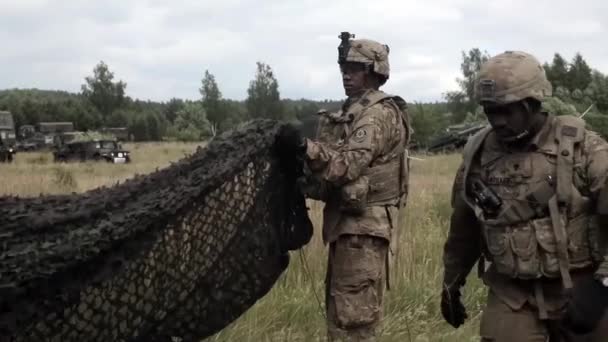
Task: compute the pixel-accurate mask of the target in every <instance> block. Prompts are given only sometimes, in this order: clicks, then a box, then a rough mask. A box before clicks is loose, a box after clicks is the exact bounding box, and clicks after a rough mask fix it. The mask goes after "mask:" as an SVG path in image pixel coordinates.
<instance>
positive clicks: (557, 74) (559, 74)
mask: <svg viewBox="0 0 608 342" xmlns="http://www.w3.org/2000/svg"><path fill="white" fill-rule="evenodd" d="M544 68H545V72H546V74H547V79H549V82H551V85H553V89H557V88H558V87H565V88H568V62H566V60H565V59H564V57H562V55H560V54H559V53H556V54H554V55H553V61H552V62H551V64H550V65H549V64H547V63H545V64H544Z"/></svg>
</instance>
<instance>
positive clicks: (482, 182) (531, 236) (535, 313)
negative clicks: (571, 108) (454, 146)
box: [441, 51, 608, 342]
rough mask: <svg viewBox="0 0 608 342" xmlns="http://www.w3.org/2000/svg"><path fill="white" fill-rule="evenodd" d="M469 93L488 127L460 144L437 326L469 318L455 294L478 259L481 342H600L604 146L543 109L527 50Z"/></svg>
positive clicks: (495, 66)
mask: <svg viewBox="0 0 608 342" xmlns="http://www.w3.org/2000/svg"><path fill="white" fill-rule="evenodd" d="M476 90H477V95H478V97H479V101H480V104H481V105H482V106H483V109H484V112H485V114H486V116H487V118H488V121H489V123H490V127H488V128H486V129H484V130H482V131H481V132H479V133H478V134H476V135H475V136H473V137H472V138H471V139H470V140H469V142H468V143H467V145H466V147H465V149H464V152H463V163H462V165H461V166H460V169H459V170H458V173H457V175H456V179H455V181H454V188H453V194H452V207H453V212H452V217H451V225H450V231H449V235H448V239H447V242H446V243H445V248H444V266H445V273H444V280H443V291H442V300H441V309H442V313H443V316H444V318H445V319H446V321H447V322H448V323H450V324H451V325H452V326H454V327H458V326H460V325H461V324H463V322H464V320H465V319H466V318H467V315H466V311H465V308H464V306H463V304H462V302H461V301H460V288H461V287H462V286H463V285H464V284H465V278H466V276H467V275H468V273H469V272H470V270H471V268H472V267H473V265H474V264H475V262H478V266H479V271H480V273H481V274H482V278H483V280H484V283H485V284H486V285H487V286H488V287H489V294H488V298H487V305H486V308H485V310H484V312H483V315H482V317H481V328H480V335H481V341H493V342H510V341H539V342H540V341H547V340H549V341H551V342H553V341H606V338H607V337H606V336H608V324H606V323H605V322H602V321H601V316H602V314H603V310H604V309H603V308H604V307H605V306H606V304H607V303H606V302H607V301H608V289H607V288H605V286H608V262H607V261H606V260H608V259H606V253H605V252H606V251H605V249H604V248H603V247H602V244H601V243H600V240H601V239H600V237H601V236H602V235H603V234H602V233H603V232H602V231H601V229H604V230H605V228H606V227H601V225H605V224H606V222H607V221H606V216H605V215H607V214H608V201H606V200H602V198H604V196H606V195H607V194H606V193H603V192H606V191H607V190H608V189H607V188H606V180H607V176H608V144H607V143H606V141H604V140H603V139H602V138H600V137H599V136H598V135H597V134H596V133H594V132H591V131H589V130H586V129H585V122H584V121H583V120H582V119H579V118H577V117H573V116H553V115H551V114H548V113H546V112H543V111H542V110H541V103H542V101H543V100H544V99H545V97H546V96H550V95H551V84H550V83H549V81H548V80H547V78H546V76H545V71H544V69H543V67H542V66H541V65H540V63H539V62H538V60H537V59H536V58H534V57H533V56H531V55H529V54H527V53H524V52H511V51H508V52H505V53H502V54H500V55H498V56H495V57H493V58H491V59H490V60H488V61H487V62H486V63H484V64H483V65H482V67H481V70H480V71H479V74H478V79H477V84H476ZM606 199H608V198H606ZM484 260H485V261H487V262H489V267H487V268H486V267H485V263H484ZM598 323H599V326H598ZM594 330H595V331H594ZM574 332H577V333H581V334H580V335H577V334H574ZM583 333H587V334H586V335H583Z"/></svg>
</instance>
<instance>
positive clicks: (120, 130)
mask: <svg viewBox="0 0 608 342" xmlns="http://www.w3.org/2000/svg"><path fill="white" fill-rule="evenodd" d="M99 132H101V133H103V134H111V135H113V136H115V137H116V140H118V141H131V140H132V139H130V136H129V129H128V128H127V127H102V128H101V129H100V130H99Z"/></svg>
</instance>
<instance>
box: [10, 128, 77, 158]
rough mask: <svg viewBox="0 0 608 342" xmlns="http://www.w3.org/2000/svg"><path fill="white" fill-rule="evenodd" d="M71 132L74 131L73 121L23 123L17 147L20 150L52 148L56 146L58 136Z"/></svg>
mask: <svg viewBox="0 0 608 342" xmlns="http://www.w3.org/2000/svg"><path fill="white" fill-rule="evenodd" d="M69 132H74V124H73V123H71V122H40V123H38V124H37V125H36V126H33V125H23V126H21V127H19V141H18V143H17V148H18V149H19V150H20V151H37V150H44V149H51V148H52V147H54V142H55V140H56V139H55V137H56V136H58V135H61V134H65V133H69Z"/></svg>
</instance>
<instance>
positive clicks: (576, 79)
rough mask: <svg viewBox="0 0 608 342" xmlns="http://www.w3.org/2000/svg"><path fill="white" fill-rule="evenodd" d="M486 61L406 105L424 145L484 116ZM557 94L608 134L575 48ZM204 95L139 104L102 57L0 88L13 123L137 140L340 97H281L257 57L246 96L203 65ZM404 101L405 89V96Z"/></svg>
mask: <svg viewBox="0 0 608 342" xmlns="http://www.w3.org/2000/svg"><path fill="white" fill-rule="evenodd" d="M488 58H489V55H488V53H487V52H485V51H481V50H480V49H479V48H473V49H470V50H469V51H466V52H465V51H463V52H462V61H461V66H460V67H461V72H462V75H461V77H459V78H457V80H456V81H457V82H458V85H459V88H460V89H458V90H456V91H449V92H446V93H445V94H443V100H442V101H437V102H434V103H420V102H413V103H410V104H409V112H410V116H411V117H412V122H413V129H414V135H413V137H414V139H415V141H416V143H417V144H418V145H420V146H425V145H426V144H428V143H429V142H430V141H431V140H432V139H434V138H435V137H437V136H438V135H441V134H442V132H443V131H444V130H445V128H447V127H448V126H449V125H453V124H461V123H468V122H477V121H481V120H484V116H483V112H482V110H481V108H480V107H479V106H478V105H477V103H476V101H475V89H474V84H475V75H476V73H477V71H478V70H479V68H480V66H481V64H483V62H485V61H486V60H487V59H488ZM544 68H545V70H546V73H547V77H548V78H549V81H550V82H551V83H552V85H553V90H554V91H553V93H554V96H553V97H552V98H550V99H549V100H548V101H547V102H546V103H545V109H547V110H549V111H551V112H553V113H555V114H558V115H563V114H577V113H582V112H583V111H585V110H586V109H588V108H589V107H591V109H590V110H589V113H588V114H587V115H586V116H585V119H586V120H587V121H588V123H589V124H590V126H591V127H592V128H593V129H595V130H597V131H599V132H600V133H602V134H604V135H605V136H608V115H606V114H607V113H608V76H606V75H604V74H603V73H601V72H600V71H598V70H595V69H593V68H592V67H590V66H589V65H588V64H587V62H586V61H585V59H584V58H583V56H582V55H581V54H580V53H577V54H576V55H575V56H574V57H573V58H572V59H571V61H570V62H568V61H567V60H566V59H565V58H564V57H563V56H561V55H560V54H559V53H556V54H555V55H554V57H553V60H552V61H551V62H550V63H549V62H546V63H544ZM199 94H200V98H199V99H197V100H183V99H179V98H172V99H170V100H169V101H166V102H155V101H141V100H138V99H133V98H131V97H129V96H128V95H127V83H126V82H124V81H122V80H116V79H115V76H114V73H113V72H112V71H111V70H110V68H109V66H108V65H107V64H106V63H104V62H103V61H101V62H99V63H98V64H97V65H96V66H95V67H94V69H93V73H92V75H89V76H87V77H85V79H84V83H83V84H82V87H81V91H80V93H77V94H74V93H68V92H65V91H48V90H37V89H13V90H3V91H0V110H9V111H11V112H12V113H13V116H14V119H15V123H16V126H17V127H19V126H21V125H24V124H30V125H34V124H36V123H38V122H45V121H71V122H73V123H74V125H75V127H76V129H78V130H96V129H99V128H101V127H127V128H128V129H129V132H130V133H131V134H132V137H133V138H134V139H135V140H136V141H158V140H180V141H196V140H204V139H207V138H209V137H212V136H214V135H216V134H219V133H221V132H224V131H226V130H229V129H231V128H233V127H235V126H237V125H238V124H239V123H241V122H243V121H246V120H249V119H254V118H269V119H277V120H286V121H305V120H307V119H309V118H311V117H313V116H314V114H315V113H316V112H317V111H318V110H319V109H321V108H324V109H327V110H335V109H338V108H339V106H340V104H341V102H340V101H336V100H324V101H312V100H306V99H299V100H291V99H282V98H281V96H280V91H279V83H278V81H277V79H276V77H275V74H274V72H273V70H272V68H271V67H270V66H269V65H267V64H265V63H263V62H257V63H256V69H255V74H254V77H253V79H252V80H251V81H250V82H249V87H248V88H247V98H246V99H245V100H244V101H235V100H231V99H226V98H224V97H223V95H222V92H221V90H220V87H219V85H218V83H217V81H216V80H215V76H214V75H213V74H212V73H211V72H210V71H209V70H205V72H204V73H203V75H202V79H201V83H200V88H199ZM400 95H402V96H403V97H404V98H405V99H406V100H407V94H400Z"/></svg>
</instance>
